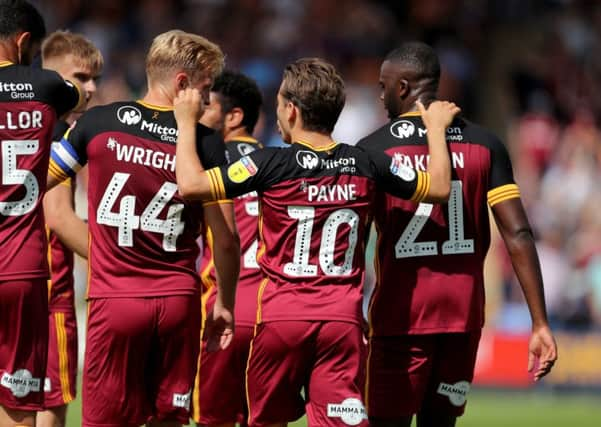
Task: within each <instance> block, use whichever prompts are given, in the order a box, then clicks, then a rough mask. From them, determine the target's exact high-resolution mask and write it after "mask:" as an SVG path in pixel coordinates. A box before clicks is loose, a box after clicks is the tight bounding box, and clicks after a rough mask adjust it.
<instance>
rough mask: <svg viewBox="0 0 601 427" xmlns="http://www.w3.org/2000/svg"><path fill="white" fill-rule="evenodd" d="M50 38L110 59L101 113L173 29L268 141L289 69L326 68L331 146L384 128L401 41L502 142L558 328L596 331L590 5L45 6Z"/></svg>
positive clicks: (52, 0)
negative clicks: (390, 57) (235, 72)
mask: <svg viewBox="0 0 601 427" xmlns="http://www.w3.org/2000/svg"><path fill="white" fill-rule="evenodd" d="M37 4H38V5H39V6H40V8H41V10H42V11H43V13H44V14H45V16H46V17H47V23H48V27H49V30H50V31H52V30H55V29H59V28H60V29H64V28H68V29H71V30H72V31H78V32H82V33H84V34H85V35H86V36H87V37H88V38H90V39H91V40H92V41H93V42H94V43H95V44H96V45H97V46H98V47H99V48H100V50H101V51H102V52H103V54H104V55H105V61H106V67H105V74H104V76H103V78H102V81H101V84H100V86H99V91H98V95H99V96H98V97H97V99H96V102H98V103H106V102H112V101H116V100H123V99H131V98H132V97H134V98H135V97H137V96H141V95H142V93H143V91H144V89H145V84H146V82H145V76H144V55H145V52H146V50H147V48H148V46H149V45H150V42H151V41H152V39H153V37H154V36H155V35H157V34H158V33H160V32H163V31H166V30H169V29H172V28H180V29H182V30H185V31H191V32H196V33H199V34H202V35H204V36H206V37H208V38H209V39H211V40H212V41H215V42H217V43H218V44H220V45H221V47H222V49H223V50H224V52H225V53H226V55H227V66H228V67H230V68H234V69H239V70H241V71H243V72H245V73H247V74H249V75H250V76H252V77H253V78H255V79H256V80H257V81H258V83H259V85H260V87H261V88H262V90H263V92H264V96H265V106H264V107H265V108H264V116H263V120H262V122H261V126H260V127H259V128H258V130H257V133H258V135H257V136H258V137H259V138H260V139H261V140H262V141H264V142H265V143H266V144H268V145H278V144H280V142H279V138H278V136H277V134H276V133H275V132H274V129H275V126H274V120H275V114H274V109H275V94H276V91H277V86H278V85H279V81H280V78H281V72H282V69H283V66H284V65H285V64H286V63H287V62H289V61H290V60H292V59H296V58H298V57H301V56H322V57H324V58H326V59H328V60H329V61H331V62H333V63H334V64H335V65H336V66H337V67H338V68H339V69H340V70H341V71H342V74H343V76H344V77H345V81H346V84H347V92H348V94H347V105H346V107H345V110H344V111H343V114H342V117H341V119H340V122H339V124H338V126H337V128H336V131H335V133H334V136H335V138H336V139H338V140H339V141H340V142H346V143H351V144H353V143H355V142H357V141H358V140H359V139H360V138H361V137H362V136H364V135H365V134H367V133H369V132H370V131H371V130H373V129H375V128H376V127H378V126H379V125H381V124H382V123H384V122H385V120H386V116H385V114H384V109H383V107H382V105H381V104H380V102H379V99H378V97H379V89H378V73H379V67H380V63H381V61H382V58H383V56H384V55H385V54H386V53H387V52H388V51H389V50H391V49H392V48H394V47H395V46H396V45H397V44H399V42H400V41H402V40H408V39H419V40H422V41H425V42H427V43H430V44H431V45H433V46H434V47H435V48H436V49H437V51H438V53H439V56H440V59H441V64H442V70H443V76H442V81H441V86H440V87H441V89H440V93H439V96H440V97H441V98H444V99H451V100H453V101H455V102H457V103H458V104H460V105H461V106H462V108H463V111H464V113H465V115H466V116H467V117H468V118H470V119H472V120H474V121H477V122H480V123H482V124H483V125H485V126H488V127H490V128H492V129H493V130H494V131H495V133H497V134H498V135H499V136H500V137H501V138H502V139H503V140H504V141H506V143H507V145H508V147H509V149H510V152H511V153H512V158H513V162H514V169H515V174H516V179H517V182H518V184H519V185H520V188H521V192H522V197H523V200H524V203H525V205H526V208H527V210H528V213H529V216H530V220H531V223H532V226H533V228H534V230H535V233H536V236H537V240H538V248H539V255H540V258H541V263H542V266H543V276H544V279H545V285H546V290H545V291H546V298H547V304H548V310H549V315H550V317H551V320H552V324H553V325H554V326H555V327H557V328H564V329H570V330H578V331H583V330H591V329H598V330H601V185H599V184H600V183H601V179H600V175H601V173H600V172H601V167H600V163H601V128H600V127H599V125H600V124H601V56H597V55H596V54H595V52H599V51H601V2H600V1H595V0H388V1H367V0H173V1H169V0H129V1H123V0H103V1H101V2H91V1H83V0H39V1H37ZM495 254H497V255H496V257H497V258H496V259H495V261H496V262H497V263H498V265H499V269H498V274H497V275H496V280H495V282H496V283H497V288H498V290H499V292H498V293H496V295H499V296H498V298H500V299H501V301H500V303H498V304H495V306H497V309H496V310H495V311H494V314H493V316H491V318H489V319H488V322H489V325H495V326H496V327H498V328H501V329H504V330H508V331H516V332H521V331H523V330H528V328H529V323H528V320H529V319H528V314H527V310H526V309H525V306H524V301H523V298H522V297H521V292H519V285H518V284H517V282H516V280H515V277H514V276H513V273H512V269H511V265H510V264H509V261H508V260H507V259H508V258H507V257H506V256H505V255H503V252H502V251H498V252H495Z"/></svg>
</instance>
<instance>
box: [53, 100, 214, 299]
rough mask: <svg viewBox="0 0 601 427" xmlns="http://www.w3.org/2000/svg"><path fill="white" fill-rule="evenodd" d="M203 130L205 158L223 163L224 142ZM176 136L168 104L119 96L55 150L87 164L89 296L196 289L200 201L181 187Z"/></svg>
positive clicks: (55, 157)
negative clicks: (187, 196)
mask: <svg viewBox="0 0 601 427" xmlns="http://www.w3.org/2000/svg"><path fill="white" fill-rule="evenodd" d="M199 133H200V134H201V138H202V142H201V143H200V144H199V152H200V154H201V156H202V157H203V161H205V162H207V164H209V165H216V164H221V163H223V161H224V160H225V157H224V150H225V148H224V147H223V143H222V142H221V141H220V140H219V139H215V138H205V137H206V136H208V135H210V134H211V133H212V131H210V130H209V129H207V128H205V127H202V126H200V125H199ZM176 140H177V127H176V123H175V118H174V116H173V111H172V110H171V109H166V108H159V107H154V106H150V105H147V104H143V103H141V102H119V103H114V104H110V105H107V106H102V107H96V108H93V109H91V110H89V111H88V112H87V113H86V114H84V115H83V116H82V117H81V119H80V120H78V122H77V123H76V125H75V126H74V127H73V128H72V129H71V130H70V131H69V132H68V133H67V134H66V138H64V139H63V141H61V148H60V149H59V150H54V151H53V163H51V165H52V164H56V163H55V162H54V161H55V160H60V159H61V157H64V156H65V152H66V151H70V152H71V154H72V155H73V156H74V159H73V162H74V163H73V165H74V166H76V165H77V167H80V166H81V165H83V164H84V163H85V162H88V163H89V185H88V218H89V226H90V252H89V262H90V278H89V280H90V287H89V290H88V292H89V297H92V298H95V297H120V296H121V297H133V296H159V295H161V296H163V295H176V294H187V293H193V292H196V291H197V290H198V284H199V279H198V275H197V273H196V269H195V261H196V259H197V257H198V246H197V244H196V238H197V237H198V235H199V230H200V227H201V219H202V216H203V215H202V205H201V204H199V203H190V202H185V201H184V200H183V199H182V198H181V197H180V196H179V194H178V192H177V186H176V184H175V142H176ZM63 161H64V159H63ZM65 172H68V171H65Z"/></svg>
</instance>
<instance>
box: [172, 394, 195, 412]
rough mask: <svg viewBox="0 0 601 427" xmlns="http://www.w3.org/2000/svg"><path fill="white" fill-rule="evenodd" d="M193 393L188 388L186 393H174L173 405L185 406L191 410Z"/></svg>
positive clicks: (177, 406) (176, 406)
mask: <svg viewBox="0 0 601 427" xmlns="http://www.w3.org/2000/svg"><path fill="white" fill-rule="evenodd" d="M191 394H192V390H188V392H187V393H185V394H180V393H173V402H172V404H173V406H174V407H175V408H184V409H186V410H187V411H189V410H190V396H191Z"/></svg>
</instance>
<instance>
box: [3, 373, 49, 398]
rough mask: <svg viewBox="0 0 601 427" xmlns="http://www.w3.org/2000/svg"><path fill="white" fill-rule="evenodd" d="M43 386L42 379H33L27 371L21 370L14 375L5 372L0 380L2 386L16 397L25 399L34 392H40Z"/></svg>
mask: <svg viewBox="0 0 601 427" xmlns="http://www.w3.org/2000/svg"><path fill="white" fill-rule="evenodd" d="M41 384H42V381H41V380H40V378H33V376H32V375H31V372H29V371H28V370H27V369H19V370H17V371H15V372H14V373H13V374H12V375H11V374H9V373H8V372H5V373H4V374H2V378H0V385H1V386H3V387H6V388H8V389H9V390H10V391H11V392H12V394H13V396H15V397H25V396H27V395H28V394H29V393H30V392H32V391H34V392H36V391H40V386H41Z"/></svg>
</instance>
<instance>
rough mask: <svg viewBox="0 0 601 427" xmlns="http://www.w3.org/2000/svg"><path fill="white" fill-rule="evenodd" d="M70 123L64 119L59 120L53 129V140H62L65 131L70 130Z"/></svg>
mask: <svg viewBox="0 0 601 427" xmlns="http://www.w3.org/2000/svg"><path fill="white" fill-rule="evenodd" d="M69 127H70V125H69V123H67V122H66V121H64V120H58V121H57V122H56V124H55V125H54V129H53V130H52V141H60V140H61V138H62V137H63V135H64V134H65V132H67V130H69Z"/></svg>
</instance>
